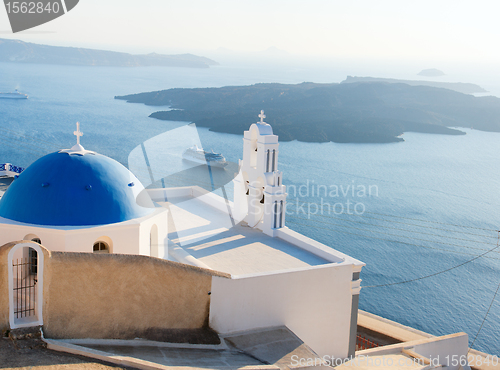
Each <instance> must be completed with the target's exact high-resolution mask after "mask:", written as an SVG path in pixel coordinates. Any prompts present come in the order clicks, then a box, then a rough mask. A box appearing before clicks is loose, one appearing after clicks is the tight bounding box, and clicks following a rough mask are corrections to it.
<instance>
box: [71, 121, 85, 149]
mask: <svg viewBox="0 0 500 370" xmlns="http://www.w3.org/2000/svg"><path fill="white" fill-rule="evenodd" d="M73 135H75V136H76V144H77V145H80V136H83V132H81V131H80V122H77V123H76V131H74V132H73Z"/></svg>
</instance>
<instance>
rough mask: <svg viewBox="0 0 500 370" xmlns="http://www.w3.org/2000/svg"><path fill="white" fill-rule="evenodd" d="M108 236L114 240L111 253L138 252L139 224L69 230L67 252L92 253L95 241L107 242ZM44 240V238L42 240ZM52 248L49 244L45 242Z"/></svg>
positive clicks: (66, 239)
mask: <svg viewBox="0 0 500 370" xmlns="http://www.w3.org/2000/svg"><path fill="white" fill-rule="evenodd" d="M103 236H104V237H107V238H109V239H111V241H112V246H110V247H112V249H111V251H110V252H111V253H122V254H138V249H139V248H138V243H139V225H134V224H133V225H126V226H125V225H124V226H121V227H117V226H99V227H93V228H89V229H80V230H67V231H66V238H65V249H64V250H65V251H66V252H86V253H92V252H93V246H94V243H95V242H97V241H104V242H106V243H107V244H109V243H108V241H107V240H106V239H105V238H102V237H103ZM42 242H43V240H42ZM44 246H46V247H47V248H48V249H51V246H50V245H49V244H45V243H44Z"/></svg>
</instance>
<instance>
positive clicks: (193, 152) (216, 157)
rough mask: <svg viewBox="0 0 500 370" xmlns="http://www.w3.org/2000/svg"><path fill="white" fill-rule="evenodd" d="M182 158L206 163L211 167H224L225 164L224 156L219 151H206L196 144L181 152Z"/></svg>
mask: <svg viewBox="0 0 500 370" xmlns="http://www.w3.org/2000/svg"><path fill="white" fill-rule="evenodd" d="M182 158H184V159H185V160H187V161H190V162H193V163H198V164H208V165H210V166H211V167H220V168H224V167H226V166H227V162H226V158H224V156H223V155H222V154H220V153H215V152H214V151H213V150H212V151H211V152H206V151H204V150H203V149H201V148H198V146H197V145H194V146H192V147H191V148H189V149H186V151H185V152H184V153H183V154H182Z"/></svg>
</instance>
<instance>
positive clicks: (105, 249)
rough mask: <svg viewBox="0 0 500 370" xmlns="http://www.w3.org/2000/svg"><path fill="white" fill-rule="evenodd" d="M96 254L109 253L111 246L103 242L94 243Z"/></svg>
mask: <svg viewBox="0 0 500 370" xmlns="http://www.w3.org/2000/svg"><path fill="white" fill-rule="evenodd" d="M94 253H109V245H108V243H105V242H103V241H97V242H95V243H94Z"/></svg>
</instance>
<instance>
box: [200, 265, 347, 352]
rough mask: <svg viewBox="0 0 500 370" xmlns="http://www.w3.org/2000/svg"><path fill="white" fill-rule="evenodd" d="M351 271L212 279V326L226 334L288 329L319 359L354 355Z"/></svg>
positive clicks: (317, 269) (313, 270) (344, 268)
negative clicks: (350, 344)
mask: <svg viewBox="0 0 500 370" xmlns="http://www.w3.org/2000/svg"><path fill="white" fill-rule="evenodd" d="M351 280H352V265H341V266H336V265H324V266H319V267H318V266H316V267H313V268H308V269H305V270H295V271H288V272H281V273H273V274H268V275H265V274H263V275H254V276H239V277H233V278H232V279H225V278H220V277H213V280H212V294H211V303H210V326H211V327H212V328H213V329H214V330H216V331H218V332H220V333H223V334H227V333H234V332H239V331H245V330H252V329H257V328H265V327H272V326H280V325H285V326H287V327H288V328H289V329H290V330H292V331H293V332H294V333H295V334H296V335H297V336H298V337H300V339H302V340H303V341H304V342H305V343H306V344H307V345H309V346H310V347H311V348H312V349H313V350H314V351H316V353H318V354H319V355H320V356H324V355H328V356H335V357H345V356H347V354H348V351H349V336H350V335H349V334H350V322H351V307H352V293H351Z"/></svg>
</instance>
